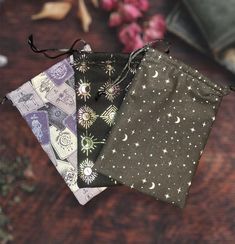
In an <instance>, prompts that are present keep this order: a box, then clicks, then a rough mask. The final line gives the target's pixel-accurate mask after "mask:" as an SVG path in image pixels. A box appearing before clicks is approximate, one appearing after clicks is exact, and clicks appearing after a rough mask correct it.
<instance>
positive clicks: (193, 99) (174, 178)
mask: <svg viewBox="0 0 235 244" xmlns="http://www.w3.org/2000/svg"><path fill="white" fill-rule="evenodd" d="M228 93H229V87H227V86H223V85H218V84H215V83H214V82H212V81H210V80H209V79H207V78H206V77H204V76H203V75H201V74H200V73H199V72H198V71H196V70H194V69H192V68H190V67H189V66H187V65H186V64H184V63H182V62H180V61H178V60H174V59H173V58H171V57H169V56H167V55H166V54H163V53H160V52H158V51H157V50H154V49H152V48H150V49H149V51H147V52H146V54H145V57H144V58H143V60H142V62H141V64H140V66H139V68H138V71H137V73H136V75H135V77H134V79H133V81H132V82H131V85H130V87H129V90H128V93H127V94H126V96H125V98H124V102H123V103H122V105H121V108H120V110H119V112H118V114H117V119H116V125H115V126H114V127H113V129H112V131H111V133H110V135H109V137H108V139H107V143H106V145H105V146H104V147H103V149H102V151H101V154H100V156H99V158H98V160H97V162H96V164H95V167H96V169H97V170H98V171H99V172H100V173H102V174H105V175H107V176H109V177H112V178H114V179H116V180H118V181H120V182H121V183H123V184H126V185H128V186H130V187H131V188H135V189H137V190H139V191H141V192H144V193H147V194H149V195H152V196H154V197H155V198H156V199H159V200H162V201H165V202H169V203H172V204H174V205H177V206H179V207H184V205H185V200H186V195H187V194H188V190H189V187H190V185H191V181H192V178H193V175H194V173H195V170H196V167H197V165H198V161H199V159H200V157H201V155H202V152H203V149H204V147H205V144H206V141H207V138H208V136H209V133H210V130H211V127H212V124H213V121H214V120H215V115H216V112H217V110H218V108H219V104H220V102H221V99H222V97H223V96H224V95H226V94H228Z"/></svg>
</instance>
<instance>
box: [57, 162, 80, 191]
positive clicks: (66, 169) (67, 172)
mask: <svg viewBox="0 0 235 244" xmlns="http://www.w3.org/2000/svg"><path fill="white" fill-rule="evenodd" d="M56 169H57V170H58V172H59V173H60V175H61V176H62V177H63V179H64V181H65V183H66V184H67V186H68V187H69V188H70V189H71V191H72V192H75V191H77V190H78V189H79V188H78V185H77V171H76V170H75V168H74V167H73V166H72V165H71V164H69V163H67V162H65V161H62V160H57V167H56Z"/></svg>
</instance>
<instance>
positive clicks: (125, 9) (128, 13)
mask: <svg viewBox="0 0 235 244" xmlns="http://www.w3.org/2000/svg"><path fill="white" fill-rule="evenodd" d="M120 14H121V15H122V16H123V19H124V20H125V21H127V22H131V21H135V20H136V19H138V18H139V17H141V16H142V13H141V12H140V11H139V9H138V8H136V7H135V6H134V5H132V4H122V5H121V6H120Z"/></svg>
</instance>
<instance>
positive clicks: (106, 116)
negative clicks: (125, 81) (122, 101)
mask: <svg viewBox="0 0 235 244" xmlns="http://www.w3.org/2000/svg"><path fill="white" fill-rule="evenodd" d="M117 110H118V109H117V107H116V106H114V105H110V106H109V107H108V108H107V109H106V110H105V111H104V112H103V113H102V114H101V115H100V118H102V119H103V120H104V121H105V122H106V123H107V124H108V125H109V126H112V125H113V124H114V120H115V116H116V113H117Z"/></svg>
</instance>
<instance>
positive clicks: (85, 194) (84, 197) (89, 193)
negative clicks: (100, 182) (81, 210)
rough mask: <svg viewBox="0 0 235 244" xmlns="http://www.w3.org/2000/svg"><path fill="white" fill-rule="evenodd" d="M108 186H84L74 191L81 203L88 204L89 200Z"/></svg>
mask: <svg viewBox="0 0 235 244" xmlns="http://www.w3.org/2000/svg"><path fill="white" fill-rule="evenodd" d="M105 189H106V187H98V188H82V189H79V190H78V191H76V192H74V195H75V196H76V198H77V199H78V201H79V203H80V204H81V205H84V204H86V203H87V202H89V201H90V200H91V199H92V198H93V197H95V196H96V195H98V194H100V193H101V192H102V191H104V190H105Z"/></svg>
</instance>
